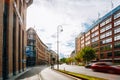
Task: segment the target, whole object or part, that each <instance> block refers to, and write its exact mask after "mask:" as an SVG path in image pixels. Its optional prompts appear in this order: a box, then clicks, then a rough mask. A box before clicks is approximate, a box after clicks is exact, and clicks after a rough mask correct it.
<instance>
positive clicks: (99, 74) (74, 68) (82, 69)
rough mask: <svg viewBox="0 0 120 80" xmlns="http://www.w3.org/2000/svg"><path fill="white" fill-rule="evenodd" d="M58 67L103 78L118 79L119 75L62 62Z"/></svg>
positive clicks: (119, 79)
mask: <svg viewBox="0 0 120 80" xmlns="http://www.w3.org/2000/svg"><path fill="white" fill-rule="evenodd" d="M55 68H57V66H55ZM60 69H62V70H67V71H71V72H76V73H81V74H86V75H90V76H95V77H100V78H105V79H108V80H120V75H117V74H110V73H103V72H94V71H92V70H91V69H86V68H85V67H83V66H76V65H66V64H63V65H60Z"/></svg>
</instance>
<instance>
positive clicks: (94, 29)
mask: <svg viewBox="0 0 120 80" xmlns="http://www.w3.org/2000/svg"><path fill="white" fill-rule="evenodd" d="M98 28H99V27H98V26H96V27H95V28H93V29H92V30H91V32H94V31H96V30H98Z"/></svg>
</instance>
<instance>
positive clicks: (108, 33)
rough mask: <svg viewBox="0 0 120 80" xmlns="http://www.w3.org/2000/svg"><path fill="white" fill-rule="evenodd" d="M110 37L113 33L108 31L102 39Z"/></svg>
mask: <svg viewBox="0 0 120 80" xmlns="http://www.w3.org/2000/svg"><path fill="white" fill-rule="evenodd" d="M110 35H112V31H108V32H106V33H104V34H102V35H101V36H100V39H103V38H105V37H108V36H110Z"/></svg>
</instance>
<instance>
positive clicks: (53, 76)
mask: <svg viewBox="0 0 120 80" xmlns="http://www.w3.org/2000/svg"><path fill="white" fill-rule="evenodd" d="M40 75H41V79H42V80H77V79H75V78H73V77H71V76H68V75H65V74H62V73H59V72H56V71H54V70H52V69H51V68H50V67H48V68H46V69H44V70H43V71H42V72H41V73H40Z"/></svg>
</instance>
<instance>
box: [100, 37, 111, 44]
mask: <svg viewBox="0 0 120 80" xmlns="http://www.w3.org/2000/svg"><path fill="white" fill-rule="evenodd" d="M109 42H112V38H107V39H104V40H102V44H106V43H109Z"/></svg>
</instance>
